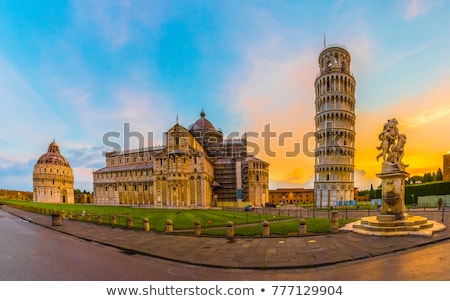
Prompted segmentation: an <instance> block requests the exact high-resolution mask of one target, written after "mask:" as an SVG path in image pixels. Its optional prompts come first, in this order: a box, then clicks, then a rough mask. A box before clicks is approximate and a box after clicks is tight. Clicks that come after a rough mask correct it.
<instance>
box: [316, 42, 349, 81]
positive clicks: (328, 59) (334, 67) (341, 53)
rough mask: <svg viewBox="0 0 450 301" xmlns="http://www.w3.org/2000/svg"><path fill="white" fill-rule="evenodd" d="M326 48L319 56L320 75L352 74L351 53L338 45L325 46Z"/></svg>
mask: <svg viewBox="0 0 450 301" xmlns="http://www.w3.org/2000/svg"><path fill="white" fill-rule="evenodd" d="M324 46H325V48H324V49H323V50H322V52H321V53H320V55H319V68H320V73H321V74H324V73H328V72H333V71H339V72H346V73H350V61H351V57H350V53H349V52H348V51H347V49H346V48H345V47H344V46H342V45H338V44H331V45H324Z"/></svg>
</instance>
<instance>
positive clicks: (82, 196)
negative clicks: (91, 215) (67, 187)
mask: <svg viewBox="0 0 450 301" xmlns="http://www.w3.org/2000/svg"><path fill="white" fill-rule="evenodd" d="M74 200H75V203H76V204H93V203H94V197H93V195H92V194H90V193H76V192H75V197H74Z"/></svg>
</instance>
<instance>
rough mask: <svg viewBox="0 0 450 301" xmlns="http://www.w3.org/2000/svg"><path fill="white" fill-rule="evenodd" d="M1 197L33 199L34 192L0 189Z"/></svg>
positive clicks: (23, 199) (22, 199)
mask: <svg viewBox="0 0 450 301" xmlns="http://www.w3.org/2000/svg"><path fill="white" fill-rule="evenodd" d="M0 199H7V200H21V201H31V200H33V192H31V191H19V190H8V189H0Z"/></svg>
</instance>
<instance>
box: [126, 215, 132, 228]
mask: <svg viewBox="0 0 450 301" xmlns="http://www.w3.org/2000/svg"><path fill="white" fill-rule="evenodd" d="M127 227H128V228H133V217H132V216H129V217H128V219H127Z"/></svg>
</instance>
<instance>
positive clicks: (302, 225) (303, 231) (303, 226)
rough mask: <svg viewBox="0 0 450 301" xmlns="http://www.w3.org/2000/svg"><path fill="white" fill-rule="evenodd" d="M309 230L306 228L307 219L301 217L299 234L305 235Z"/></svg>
mask: <svg viewBox="0 0 450 301" xmlns="http://www.w3.org/2000/svg"><path fill="white" fill-rule="evenodd" d="M306 232H307V228H306V220H305V219H304V218H302V219H300V222H299V226H298V234H299V235H305V234H306Z"/></svg>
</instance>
